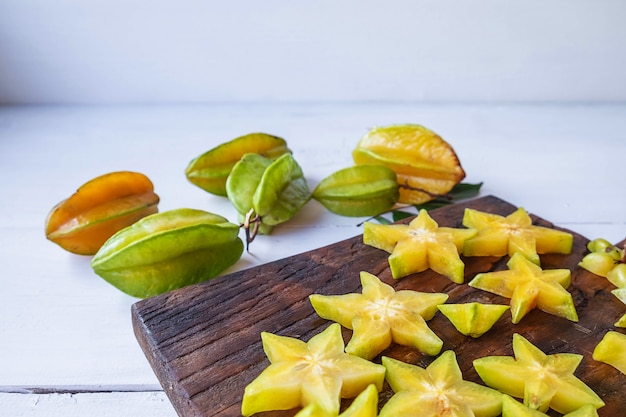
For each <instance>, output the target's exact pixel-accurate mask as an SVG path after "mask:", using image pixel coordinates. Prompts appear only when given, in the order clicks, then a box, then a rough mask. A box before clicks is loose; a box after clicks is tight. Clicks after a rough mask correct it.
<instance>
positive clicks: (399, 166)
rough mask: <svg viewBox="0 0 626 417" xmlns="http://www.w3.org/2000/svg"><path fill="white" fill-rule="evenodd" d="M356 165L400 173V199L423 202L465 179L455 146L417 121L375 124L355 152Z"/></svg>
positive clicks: (412, 202) (398, 176)
mask: <svg viewBox="0 0 626 417" xmlns="http://www.w3.org/2000/svg"><path fill="white" fill-rule="evenodd" d="M352 159H353V160H354V163H355V164H356V165H384V166H387V167H389V168H391V169H392V170H393V171H394V172H395V173H396V176H397V181H398V185H399V187H400V196H399V200H398V201H399V202H400V203H405V204H422V203H425V202H427V201H430V200H432V199H433V198H435V197H436V196H438V195H442V194H446V193H447V192H449V191H450V190H451V189H452V188H453V187H454V186H455V185H456V184H458V183H459V182H461V180H462V179H463V178H465V171H464V170H463V167H462V166H461V163H460V162H459V158H458V156H457V154H456V152H455V151H454V149H453V148H452V146H451V145H450V144H449V143H448V142H446V141H445V140H443V139H442V138H441V136H439V135H438V134H436V133H435V132H433V131H432V130H430V129H428V128H426V127H424V126H420V125H416V124H400V125H390V126H382V127H375V128H373V129H371V130H370V131H368V132H367V133H366V134H365V135H364V136H363V137H362V138H361V139H360V140H359V143H358V144H357V146H356V148H355V149H354V151H353V152H352Z"/></svg>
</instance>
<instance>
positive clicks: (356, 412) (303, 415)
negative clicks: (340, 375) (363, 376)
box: [294, 384, 378, 417]
mask: <svg viewBox="0 0 626 417" xmlns="http://www.w3.org/2000/svg"><path fill="white" fill-rule="evenodd" d="M377 415H378V390H377V389H376V385H373V384H372V385H368V386H367V388H365V390H363V392H361V393H360V394H359V395H358V396H357V397H356V398H355V399H354V401H352V404H350V406H349V407H348V408H346V409H345V411H344V412H343V413H341V414H339V416H336V415H329V414H325V413H324V410H322V409H321V408H320V407H319V406H318V405H317V404H309V405H307V406H306V407H304V408H303V409H302V410H300V411H299V412H298V413H297V414H296V415H295V416H294V417H376V416H377Z"/></svg>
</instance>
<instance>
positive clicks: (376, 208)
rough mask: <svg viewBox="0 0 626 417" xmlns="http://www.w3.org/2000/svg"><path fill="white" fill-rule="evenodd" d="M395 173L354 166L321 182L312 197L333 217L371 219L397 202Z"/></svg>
mask: <svg viewBox="0 0 626 417" xmlns="http://www.w3.org/2000/svg"><path fill="white" fill-rule="evenodd" d="M398 195H399V192H398V183H397V181H396V173H395V172H393V170H391V169H390V168H387V167H386V166H383V165H355V166H352V167H348V168H344V169H341V170H339V171H336V172H334V173H332V174H331V175H329V176H328V177H326V178H324V179H322V181H320V182H319V184H318V185H317V186H316V187H315V189H314V190H313V198H314V199H315V200H317V201H318V202H320V203H321V204H322V205H323V206H324V207H326V208H327V209H328V210H330V211H331V212H333V213H335V214H339V215H341V216H348V217H363V216H375V215H378V214H380V213H383V212H385V211H387V210H389V209H391V208H392V207H393V206H394V205H395V204H396V203H397V201H398Z"/></svg>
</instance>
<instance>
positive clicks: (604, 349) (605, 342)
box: [592, 330, 626, 375]
mask: <svg viewBox="0 0 626 417" xmlns="http://www.w3.org/2000/svg"><path fill="white" fill-rule="evenodd" d="M624 352H626V334H623V333H619V332H616V331H614V330H610V331H608V332H607V333H606V334H605V335H604V337H603V338H602V340H601V341H600V343H598V344H597V345H596V347H595V349H594V350H593V355H592V357H593V359H595V360H597V361H599V362H604V363H607V364H609V365H611V366H612V367H614V368H615V369H617V370H618V371H620V372H621V373H623V374H625V375H626V354H625V353H624Z"/></svg>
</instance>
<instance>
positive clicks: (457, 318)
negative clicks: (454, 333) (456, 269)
mask: <svg viewBox="0 0 626 417" xmlns="http://www.w3.org/2000/svg"><path fill="white" fill-rule="evenodd" d="M437 308H438V309H439V311H441V313H442V314H443V315H444V316H446V317H447V318H448V320H450V322H451V323H452V325H453V326H454V327H455V328H456V329H457V330H458V331H459V333H461V334H463V335H465V336H470V337H473V338H478V337H480V336H482V335H483V334H485V333H487V332H488V331H489V330H491V328H492V327H493V325H494V324H495V323H496V322H497V321H498V320H499V319H500V317H501V316H502V315H503V314H504V313H505V312H506V311H508V310H509V308H510V307H509V306H507V305H500V304H483V303H478V302H471V303H462V304H441V305H438V306H437Z"/></svg>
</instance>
